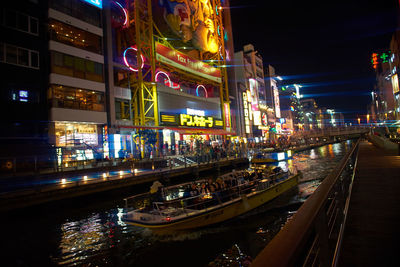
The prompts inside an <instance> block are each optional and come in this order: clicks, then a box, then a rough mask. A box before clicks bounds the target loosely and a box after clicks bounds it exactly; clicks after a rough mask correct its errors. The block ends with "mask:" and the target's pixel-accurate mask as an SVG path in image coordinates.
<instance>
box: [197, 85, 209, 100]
mask: <svg viewBox="0 0 400 267" xmlns="http://www.w3.org/2000/svg"><path fill="white" fill-rule="evenodd" d="M199 88H203V90H204V93H205V95H206V98H208V93H207V89H206V88H205V87H204V85H202V84H199V85H197V87H196V95H197V96H199Z"/></svg>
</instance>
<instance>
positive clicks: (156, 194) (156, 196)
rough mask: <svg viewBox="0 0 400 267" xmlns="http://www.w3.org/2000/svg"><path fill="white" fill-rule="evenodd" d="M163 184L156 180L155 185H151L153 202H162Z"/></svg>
mask: <svg viewBox="0 0 400 267" xmlns="http://www.w3.org/2000/svg"><path fill="white" fill-rule="evenodd" d="M162 187H163V185H162V183H160V182H159V181H154V182H153V185H152V186H151V187H150V198H151V200H152V202H162V201H163V197H162V192H161V189H162Z"/></svg>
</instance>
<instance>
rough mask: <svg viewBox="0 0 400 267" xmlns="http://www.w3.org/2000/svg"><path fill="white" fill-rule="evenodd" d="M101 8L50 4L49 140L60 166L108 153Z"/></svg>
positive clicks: (75, 3) (75, 2)
mask: <svg viewBox="0 0 400 267" xmlns="http://www.w3.org/2000/svg"><path fill="white" fill-rule="evenodd" d="M101 7H102V6H101V1H82V0H73V1H68V2H64V1H57V0H50V1H49V12H48V24H47V27H48V36H49V41H48V47H49V56H50V68H49V69H50V74H49V84H50V85H49V87H48V90H47V99H48V103H49V107H50V110H49V120H50V125H49V136H50V137H51V139H50V143H51V144H53V145H54V146H55V147H56V154H57V164H58V165H59V166H60V165H63V166H64V167H65V166H69V165H71V164H72V162H76V161H81V160H93V159H95V158H103V157H104V155H105V153H104V152H106V153H107V152H108V151H107V149H106V151H103V137H102V136H103V135H102V133H103V128H104V126H105V125H106V124H107V113H106V79H105V75H104V45H103V40H104V35H103V23H102V9H101ZM107 156H108V155H107Z"/></svg>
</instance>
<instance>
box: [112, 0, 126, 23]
mask: <svg viewBox="0 0 400 267" xmlns="http://www.w3.org/2000/svg"><path fill="white" fill-rule="evenodd" d="M114 3H116V4H117V5H118V6H119V7H120V8H121V9H122V11H123V12H124V15H125V21H124V25H123V26H126V24H128V13H127V12H126V9H125V8H124V7H123V6H122V5H121V4H120V3H118V2H114Z"/></svg>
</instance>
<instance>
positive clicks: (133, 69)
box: [124, 46, 144, 72]
mask: <svg viewBox="0 0 400 267" xmlns="http://www.w3.org/2000/svg"><path fill="white" fill-rule="evenodd" d="M129 49H132V50H134V51H136V53H137V48H135V47H133V46H131V47H128V48H127V49H126V50H125V51H124V62H125V65H126V66H127V67H128V68H129V69H130V70H131V71H136V72H138V71H139V69H135V68H133V67H132V66H131V65H129V63H128V60H127V59H126V52H127V51H128V50H129ZM140 58H141V59H142V66H141V67H140V68H143V66H144V58H143V55H140Z"/></svg>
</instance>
